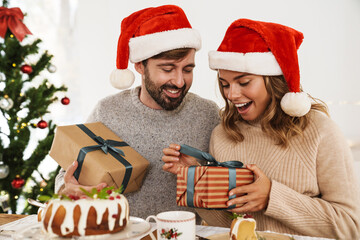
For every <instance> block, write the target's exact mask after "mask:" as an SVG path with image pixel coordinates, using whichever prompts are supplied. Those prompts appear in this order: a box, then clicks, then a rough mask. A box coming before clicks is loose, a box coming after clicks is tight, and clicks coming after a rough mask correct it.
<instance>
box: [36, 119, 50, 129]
mask: <svg viewBox="0 0 360 240" xmlns="http://www.w3.org/2000/svg"><path fill="white" fill-rule="evenodd" d="M36 126H37V127H38V128H41V129H44V128H47V126H48V124H47V122H46V121H44V120H40V121H39V122H38V124H37V125H36Z"/></svg>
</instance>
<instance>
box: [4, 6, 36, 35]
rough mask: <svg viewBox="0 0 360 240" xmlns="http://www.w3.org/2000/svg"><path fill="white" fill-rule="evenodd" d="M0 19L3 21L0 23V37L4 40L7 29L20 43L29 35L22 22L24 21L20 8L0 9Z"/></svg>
mask: <svg viewBox="0 0 360 240" xmlns="http://www.w3.org/2000/svg"><path fill="white" fill-rule="evenodd" d="M0 18H1V19H3V21H2V23H1V24H0V37H2V38H5V35H6V32H7V30H8V28H9V29H10V31H11V33H12V34H14V35H15V37H16V38H17V40H19V41H20V42H21V41H22V40H23V39H24V37H25V36H26V35H28V34H31V32H30V31H29V29H28V28H27V27H26V26H25V24H24V23H23V22H22V20H23V19H24V14H23V13H22V11H21V10H20V8H6V7H1V8H0Z"/></svg>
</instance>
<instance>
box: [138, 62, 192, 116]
mask: <svg viewBox="0 0 360 240" xmlns="http://www.w3.org/2000/svg"><path fill="white" fill-rule="evenodd" d="M145 88H146V90H147V92H148V93H149V94H150V96H151V97H152V98H153V99H154V100H155V102H156V103H157V104H159V105H160V106H161V107H162V108H163V109H164V110H168V111H171V110H174V109H176V108H177V107H178V106H179V105H180V104H181V103H182V101H183V99H184V97H185V95H186V93H187V90H186V91H185V89H186V84H184V86H183V87H182V88H178V87H176V86H175V85H173V84H169V83H167V84H164V85H162V86H160V87H157V86H156V85H155V83H154V82H153V81H152V80H151V78H150V74H149V72H148V70H147V68H145ZM163 89H173V90H179V89H180V90H181V94H180V96H179V97H177V98H171V97H169V96H167V95H166V94H165V93H164V92H163Z"/></svg>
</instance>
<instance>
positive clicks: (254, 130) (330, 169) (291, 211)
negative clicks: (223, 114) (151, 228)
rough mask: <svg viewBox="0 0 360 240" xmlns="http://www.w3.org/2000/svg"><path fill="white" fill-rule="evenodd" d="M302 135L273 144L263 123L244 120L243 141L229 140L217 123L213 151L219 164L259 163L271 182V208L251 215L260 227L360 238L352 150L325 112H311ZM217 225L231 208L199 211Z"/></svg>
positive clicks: (359, 202) (225, 222)
mask: <svg viewBox="0 0 360 240" xmlns="http://www.w3.org/2000/svg"><path fill="white" fill-rule="evenodd" d="M309 114H310V116H311V122H310V124H309V125H308V127H307V128H306V129H305V131H304V136H303V137H301V136H296V137H293V138H292V139H291V141H290V146H289V147H288V148H286V149H284V148H282V147H280V146H277V145H275V144H274V139H273V138H272V137H269V136H267V135H265V134H264V133H263V131H262V130H261V126H260V125H259V124H258V125H256V124H255V125H249V124H242V125H240V128H241V131H242V133H243V134H244V137H245V140H244V141H243V142H241V143H234V142H233V141H231V140H230V139H229V138H228V137H227V135H226V133H225V132H224V131H223V128H222V126H221V125H218V126H217V127H216V128H215V129H214V131H213V133H212V137H211V142H210V153H211V154H212V155H213V156H214V157H215V158H216V159H217V160H218V161H220V162H224V161H230V160H239V161H242V162H243V163H244V164H248V163H254V164H256V165H257V166H258V167H259V168H260V169H261V170H262V171H263V172H264V173H265V174H266V175H267V176H268V178H269V179H270V180H271V182H272V186H271V191H270V200H269V203H268V206H267V209H265V210H262V211H259V212H255V213H251V215H253V216H254V218H255V219H256V222H257V223H256V225H257V227H256V228H257V230H261V231H263V230H270V231H275V232H279V233H289V234H296V235H307V236H318V237H320V236H322V237H330V238H337V239H359V236H360V234H359V232H360V222H359V218H360V210H359V207H360V195H359V186H358V183H357V180H356V177H355V175H354V166H353V158H352V154H351V151H350V149H349V147H348V145H347V142H346V140H345V139H344V137H343V135H342V133H341V131H340V130H339V128H338V127H337V126H336V124H335V123H334V122H333V121H332V120H331V119H329V118H328V117H327V116H325V115H324V114H322V113H319V112H315V111H312V112H310V113H309ZM198 213H199V214H200V216H201V217H202V218H203V219H204V220H205V221H206V222H207V223H208V224H209V225H214V226H223V227H230V223H231V219H230V218H229V212H227V211H216V210H205V209H198Z"/></svg>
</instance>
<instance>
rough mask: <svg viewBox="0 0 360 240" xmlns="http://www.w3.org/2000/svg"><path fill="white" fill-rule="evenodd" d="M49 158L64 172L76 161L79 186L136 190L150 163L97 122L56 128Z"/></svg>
mask: <svg viewBox="0 0 360 240" xmlns="http://www.w3.org/2000/svg"><path fill="white" fill-rule="evenodd" d="M49 155H50V156H51V157H52V158H53V159H54V160H55V161H56V162H57V163H58V164H59V165H60V166H61V167H62V168H64V169H67V168H68V166H69V165H70V164H72V163H73V162H74V161H75V160H77V161H78V163H79V164H78V168H77V169H76V171H75V173H74V177H75V178H76V179H77V180H78V181H79V183H80V184H81V185H97V184H99V183H102V182H105V183H107V184H108V185H109V186H115V187H116V188H119V187H121V186H123V189H124V193H128V192H134V191H136V190H138V189H139V188H140V186H141V184H142V180H143V178H144V176H145V174H146V171H147V167H148V166H149V162H148V161H147V160H146V159H145V158H144V157H142V156H141V155H140V154H139V153H137V152H136V151H135V150H134V149H133V148H131V147H130V146H129V145H128V144H127V143H126V142H124V141H123V140H121V139H120V138H119V137H118V136H117V135H116V134H115V133H113V132H112V131H111V130H110V129H108V128H107V127H106V126H105V125H103V124H102V123H100V122H96V123H87V124H78V125H69V126H58V127H57V129H56V132H55V138H54V141H53V143H52V146H51V149H50V153H49Z"/></svg>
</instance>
